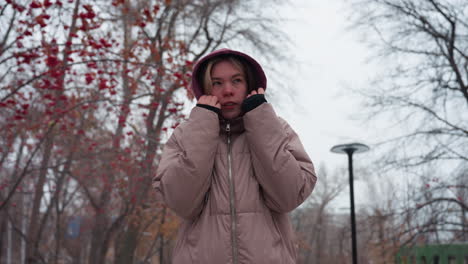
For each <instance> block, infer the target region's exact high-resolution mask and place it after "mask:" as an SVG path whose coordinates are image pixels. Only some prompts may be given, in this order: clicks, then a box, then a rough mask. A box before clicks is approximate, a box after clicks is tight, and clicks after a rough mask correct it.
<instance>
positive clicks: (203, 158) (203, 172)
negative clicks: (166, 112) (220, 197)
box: [153, 107, 219, 219]
mask: <svg viewBox="0 0 468 264" xmlns="http://www.w3.org/2000/svg"><path fill="white" fill-rule="evenodd" d="M218 137H219V120H218V116H217V114H216V113H214V112H213V111H210V110H207V109H204V108H201V107H195V108H194V109H193V110H192V112H191V113H190V116H189V119H188V120H187V122H185V123H183V124H181V125H180V126H178V127H177V128H176V129H175V131H174V133H173V134H172V136H171V137H170V139H169V141H168V142H167V143H166V145H165V147H164V151H163V153H162V157H161V161H160V162H159V165H158V169H157V171H156V176H155V177H154V178H153V187H154V188H155V189H156V194H157V197H159V198H162V200H163V201H164V202H165V203H166V205H167V206H168V207H169V208H171V209H172V210H174V211H175V212H176V214H178V215H179V216H181V217H183V218H186V219H192V218H194V217H196V216H198V215H199V214H200V212H201V210H202V209H203V202H204V199H205V195H206V193H207V192H208V190H209V187H210V184H211V177H212V170H213V165H214V159H215V155H216V150H217V144H218V143H217V142H218V140H217V139H218Z"/></svg>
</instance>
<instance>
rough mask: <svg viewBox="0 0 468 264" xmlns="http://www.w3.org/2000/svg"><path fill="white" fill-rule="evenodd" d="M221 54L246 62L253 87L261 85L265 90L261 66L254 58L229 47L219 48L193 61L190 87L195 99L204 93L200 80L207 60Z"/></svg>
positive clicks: (264, 77)
mask: <svg viewBox="0 0 468 264" xmlns="http://www.w3.org/2000/svg"><path fill="white" fill-rule="evenodd" d="M222 55H233V56H236V57H239V58H240V59H242V60H244V61H245V62H247V63H248V64H249V65H250V66H251V68H252V70H253V74H254V79H255V89H257V88H259V87H262V88H264V89H265V90H266V88H267V87H266V86H267V79H266V76H265V72H263V69H262V66H260V64H259V63H258V62H257V61H256V60H255V59H253V58H252V57H250V56H249V55H247V54H245V53H242V52H240V51H235V50H230V49H219V50H216V51H213V52H211V53H210V54H208V55H206V56H204V57H203V58H201V59H200V60H198V61H197V62H196V63H195V66H194V67H193V72H192V81H191V83H190V89H191V90H192V92H193V94H194V95H195V97H196V98H197V99H199V98H200V97H201V96H202V95H203V94H204V92H203V87H202V80H203V76H202V75H203V72H204V69H205V67H206V64H207V62H208V61H210V60H211V59H213V58H215V57H218V56H222Z"/></svg>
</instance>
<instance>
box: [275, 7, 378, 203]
mask: <svg viewBox="0 0 468 264" xmlns="http://www.w3.org/2000/svg"><path fill="white" fill-rule="evenodd" d="M343 8H344V4H343V2H342V1H338V0H334V1H318V0H312V1H311V0H296V1H293V6H291V7H289V8H287V9H285V10H284V14H283V15H284V17H285V18H287V19H290V22H288V23H286V24H285V25H284V26H285V31H286V32H288V34H289V37H290V38H291V40H292V42H293V50H291V53H292V54H293V55H294V56H295V59H296V60H298V61H299V63H298V64H297V66H296V67H285V69H284V70H285V78H287V79H288V81H289V86H290V87H288V88H290V90H293V91H295V95H294V97H293V98H294V100H293V102H290V103H291V106H287V107H285V106H284V105H282V106H281V107H279V108H277V109H276V110H277V112H278V113H279V114H280V115H281V116H283V117H284V118H285V119H286V120H287V121H288V122H289V123H290V124H291V126H292V127H293V128H294V129H295V130H296V132H297V133H298V134H299V135H300V138H301V140H302V142H303V144H304V146H305V148H306V150H307V152H308V153H309V155H310V156H311V158H312V160H313V161H314V163H315V164H316V166H317V167H318V166H322V165H325V166H326V167H327V168H328V169H329V170H334V168H336V167H345V168H347V159H346V156H345V155H338V154H334V153H331V152H330V148H331V147H332V146H333V145H336V144H343V143H350V142H361V143H365V144H372V143H374V142H376V139H375V138H373V135H375V134H376V131H370V130H369V128H366V127H364V126H363V125H362V122H361V121H357V120H353V118H352V117H353V116H355V115H358V114H359V113H360V112H362V108H361V107H360V100H359V97H358V96H355V95H353V94H352V93H351V92H350V91H349V87H353V88H359V87H364V86H365V85H368V83H369V80H370V79H371V78H372V76H373V74H374V72H375V70H373V69H374V68H373V66H372V65H369V64H366V61H367V59H368V57H369V55H370V54H369V51H368V49H367V48H366V46H365V45H364V44H363V43H361V42H360V41H359V40H360V38H359V34H358V32H356V31H350V30H349V29H347V27H349V22H348V20H347V15H348V13H346V12H345V10H344V9H343ZM268 74H269V73H268V71H267V75H268ZM272 85H275V84H274V83H273V84H272ZM275 99H276V98H275ZM369 155H372V151H370V152H367V153H363V154H358V155H356V156H355V160H356V162H355V164H357V165H358V166H359V163H362V162H359V159H366V158H368V157H369ZM364 163H365V162H364ZM356 176H357V177H359V175H356ZM356 184H357V186H356V188H357V192H356V201H357V203H359V200H361V201H362V200H363V199H364V197H363V195H364V192H362V191H361V190H362V188H365V186H363V185H362V184H359V182H357V183H356ZM344 196H345V197H346V199H345V200H347V201H346V204H348V203H349V200H348V198H347V197H349V193H348V192H347V191H346V193H345V194H344Z"/></svg>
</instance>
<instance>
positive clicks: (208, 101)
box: [197, 95, 221, 109]
mask: <svg viewBox="0 0 468 264" xmlns="http://www.w3.org/2000/svg"><path fill="white" fill-rule="evenodd" d="M197 104H201V105H209V106H213V107H216V108H218V109H221V104H220V103H219V100H218V97H216V96H214V95H202V96H201V97H200V99H198V102H197Z"/></svg>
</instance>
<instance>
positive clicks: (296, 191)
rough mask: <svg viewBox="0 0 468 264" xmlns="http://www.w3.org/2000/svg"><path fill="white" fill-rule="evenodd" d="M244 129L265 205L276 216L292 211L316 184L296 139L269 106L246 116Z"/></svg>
mask: <svg viewBox="0 0 468 264" xmlns="http://www.w3.org/2000/svg"><path fill="white" fill-rule="evenodd" d="M244 125H245V130H246V136H247V141H248V144H249V146H250V150H251V155H252V164H253V169H254V172H255V176H256V177H257V181H258V182H259V183H260V185H261V187H262V190H263V196H264V199H265V203H266V205H267V206H268V207H269V208H270V209H271V210H273V211H276V212H279V213H285V212H289V211H292V210H293V209H295V208H296V207H298V206H299V205H300V204H301V203H302V202H303V201H304V200H305V199H306V198H307V197H308V196H309V195H310V193H311V192H312V190H313V188H314V186H315V183H316V181H317V176H316V174H315V170H314V166H313V164H312V161H311V160H310V158H309V156H308V155H307V153H306V152H305V150H304V147H303V146H302V143H301V142H300V140H299V137H298V136H297V134H296V133H295V132H294V131H293V130H292V128H291V127H290V126H289V125H288V124H287V123H286V121H284V120H283V119H280V118H279V117H277V116H276V114H275V112H274V110H273V107H272V106H271V104H269V103H263V104H262V105H260V106H259V107H257V108H256V109H254V110H252V111H250V112H248V113H246V114H245V115H244Z"/></svg>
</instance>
